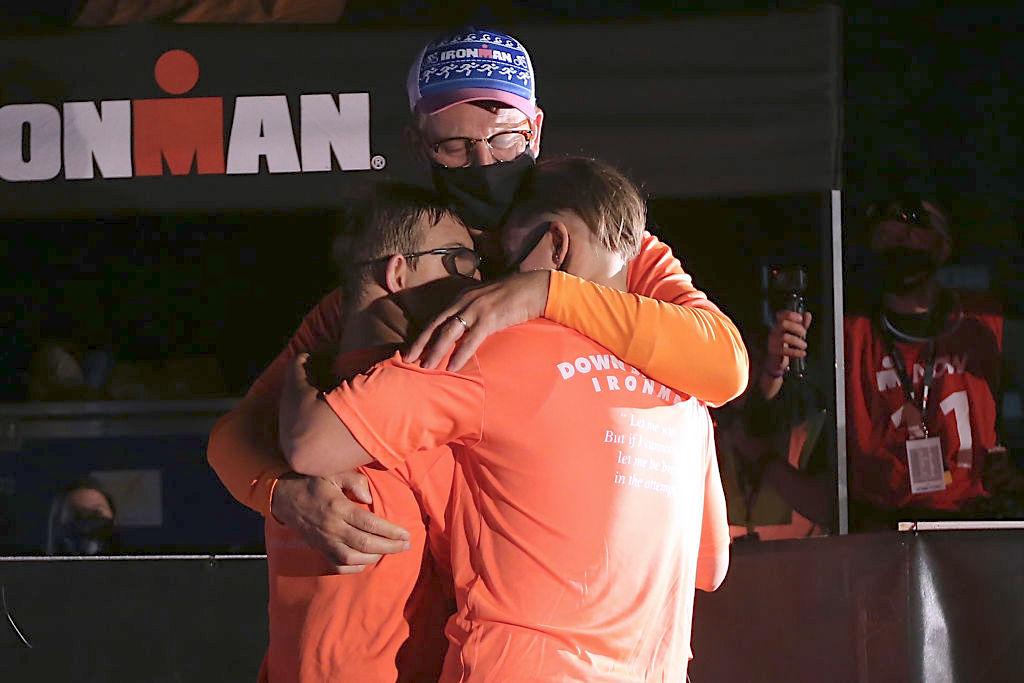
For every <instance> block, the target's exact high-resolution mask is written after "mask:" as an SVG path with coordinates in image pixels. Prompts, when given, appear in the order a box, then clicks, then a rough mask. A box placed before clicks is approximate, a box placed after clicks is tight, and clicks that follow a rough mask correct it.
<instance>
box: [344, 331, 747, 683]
mask: <svg viewBox="0 0 1024 683" xmlns="http://www.w3.org/2000/svg"><path fill="white" fill-rule="evenodd" d="M327 401H328V403H329V404H330V405H331V407H332V408H333V409H334V410H335V412H336V413H337V414H338V415H339V417H340V418H341V419H342V421H343V422H344V423H345V424H346V425H347V426H348V428H349V429H350V430H351V431H352V434H353V435H354V436H355V438H356V439H357V440H358V441H359V443H360V444H361V445H362V446H363V447H364V448H365V449H366V450H367V451H368V452H369V453H370V454H371V455H372V456H373V457H374V458H375V459H376V460H377V461H378V462H379V463H380V464H381V465H383V466H384V467H387V468H389V469H391V468H395V469H399V468H403V467H406V466H408V464H409V463H412V462H415V461H416V460H417V459H419V458H421V457H423V455H424V453H429V452H431V451H433V450H434V449H436V448H438V447H439V446H443V445H445V444H451V446H452V449H453V453H454V454H455V458H456V461H457V462H458V464H459V466H460V467H461V470H462V478H464V482H462V483H457V485H456V486H455V489H456V490H457V491H458V493H457V494H456V495H455V496H454V497H453V500H452V502H451V507H452V508H453V510H452V512H450V513H449V514H450V519H449V524H450V530H451V563H452V572H453V577H454V581H455V595H456V602H457V607H458V611H457V613H456V615H455V616H454V617H452V619H451V620H450V621H449V623H448V627H447V630H446V631H447V635H448V639H449V641H450V643H451V646H450V648H449V651H448V656H447V658H446V660H445V670H444V674H443V676H442V678H441V680H442V681H446V682H447V681H483V680H487V681H527V680H529V681H533V680H545V681H548V680H574V681H576V680H580V681H590V682H600V681H682V680H684V679H685V673H686V667H687V661H688V659H689V641H690V626H691V621H692V608H693V593H694V586H695V582H696V577H697V569H698V566H697V565H698V553H699V552H700V551H704V550H714V546H718V547H721V546H727V545H728V542H729V537H728V526H727V522H726V519H725V515H724V510H725V504H724V494H723V493H722V488H721V483H720V481H719V479H718V466H717V461H716V458H715V450H714V437H713V433H712V425H711V419H710V416H709V415H708V411H707V407H706V406H705V405H704V404H703V403H701V402H699V401H697V400H696V399H694V398H688V397H685V396H680V395H678V394H676V393H675V392H673V391H672V390H671V389H669V388H668V387H665V386H663V385H661V384H659V383H657V382H655V381H653V380H650V379H648V378H646V377H645V376H643V375H642V374H640V373H639V372H638V371H636V370H634V369H632V368H630V367H629V366H627V365H625V364H624V363H623V362H622V361H620V360H619V359H618V358H616V357H615V356H614V355H612V354H609V353H608V351H607V350H606V349H604V348H603V347H601V346H599V345H598V344H597V343H595V342H593V341H591V340H590V339H588V338H586V337H584V336H583V335H581V334H579V333H577V332H574V331H572V330H569V329H567V328H565V327H562V326H561V325H557V324H554V323H551V322H548V321H544V320H538V321H532V322H529V323H525V324H523V325H518V326H516V327H513V328H510V329H508V330H505V331H503V332H500V333H498V334H496V335H494V336H492V337H491V338H489V339H488V340H487V341H486V342H484V344H483V345H482V346H481V347H480V349H479V351H478V352H477V354H476V355H475V356H474V357H473V359H472V360H471V362H470V363H469V364H468V365H467V366H466V368H465V369H464V370H463V371H460V372H459V373H451V372H447V371H437V370H432V371H431V370H424V369H422V368H420V367H419V366H416V365H408V364H405V363H403V362H402V361H401V359H400V357H399V356H397V355H396V356H395V357H394V358H392V359H391V360H388V361H386V362H384V363H382V364H380V365H377V366H376V367H375V368H373V369H372V370H370V371H369V372H368V373H367V374H365V375H360V376H357V377H355V378H353V379H352V380H350V381H349V382H345V383H343V384H342V385H341V386H340V387H339V388H338V389H336V390H335V391H333V392H331V393H330V394H328V395H327ZM428 457H429V456H428ZM706 510H707V511H708V513H707V515H708V516H711V517H714V519H712V520H708V519H705V516H706V513H705V511H706ZM709 521H710V522H712V523H711V524H709V523H708V522H709ZM702 527H703V528H704V529H705V531H707V529H711V532H710V533H706V534H705V536H706V537H705V538H704V539H702V538H701V534H702Z"/></svg>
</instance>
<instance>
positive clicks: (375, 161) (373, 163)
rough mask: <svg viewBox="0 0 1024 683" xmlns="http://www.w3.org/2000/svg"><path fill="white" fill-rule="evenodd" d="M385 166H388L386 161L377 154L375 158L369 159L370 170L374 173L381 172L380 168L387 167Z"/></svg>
mask: <svg viewBox="0 0 1024 683" xmlns="http://www.w3.org/2000/svg"><path fill="white" fill-rule="evenodd" d="M387 164H388V160H387V159H385V158H384V157H382V156H381V155H379V154H378V155H376V156H375V157H373V158H372V159H370V168H372V169H373V170H374V171H379V170H381V169H382V168H384V167H385V166H387Z"/></svg>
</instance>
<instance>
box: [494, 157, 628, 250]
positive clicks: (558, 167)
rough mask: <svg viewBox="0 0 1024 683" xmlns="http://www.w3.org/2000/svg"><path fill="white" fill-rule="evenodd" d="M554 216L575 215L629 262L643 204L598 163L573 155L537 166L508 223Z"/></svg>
mask: <svg viewBox="0 0 1024 683" xmlns="http://www.w3.org/2000/svg"><path fill="white" fill-rule="evenodd" d="M555 211H572V212H573V213H575V214H576V215H577V216H579V217H580V219H581V220H582V221H583V222H584V223H586V224H587V227H589V228H590V230H591V232H593V234H594V236H595V237H597V238H598V240H599V241H600V243H601V245H602V246H603V247H605V248H606V249H608V250H609V251H611V252H613V253H616V254H619V255H621V256H622V257H624V258H626V259H631V258H633V257H634V256H636V254H637V252H639V251H640V242H641V240H642V239H643V234H644V230H645V229H646V227H647V205H646V203H645V202H644V198H643V196H642V195H641V194H640V190H639V189H638V188H637V186H636V185H634V184H633V182H632V181H630V180H629V178H627V177H626V176H625V175H624V174H623V173H622V172H620V171H619V170H618V169H616V168H614V167H613V166H610V165H609V164H606V163H604V162H603V161H598V160H597V159H592V158H590V157H582V156H579V157H577V156H572V157H558V158H554V159H544V160H542V161H538V162H537V165H536V166H535V167H534V168H533V170H532V171H531V173H530V175H529V176H528V177H527V178H526V180H525V181H524V182H523V185H522V186H521V187H520V188H519V192H518V193H517V195H516V200H515V203H514V204H513V207H512V211H511V213H510V215H509V219H510V220H511V219H512V218H516V217H523V216H527V215H535V214H539V213H550V212H555Z"/></svg>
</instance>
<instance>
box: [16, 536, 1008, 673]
mask: <svg viewBox="0 0 1024 683" xmlns="http://www.w3.org/2000/svg"><path fill="white" fill-rule="evenodd" d="M1022 541H1024V531H1020V530H1016V531H992V530H989V531H953V532H925V533H916V534H915V533H885V534H863V535H856V536H843V537H838V536H836V537H828V538H819V539H810V540H803V541H777V542H766V543H761V544H739V545H736V546H734V547H733V556H732V566H731V567H730V570H729V576H728V577H727V578H726V581H725V584H724V585H723V586H722V587H721V588H720V589H719V591H718V592H716V593H712V594H706V593H701V592H698V594H697V601H696V604H695V608H694V629H693V634H694V635H693V653H694V660H693V663H692V664H691V669H690V678H691V680H692V681H693V683H710V682H712V681H713V682H715V683H723V682H724V683H728V682H733V681H737V682H740V681H742V682H747V681H765V682H768V683H775V682H776V681H778V682H780V683H782V682H785V683H803V682H806V683H822V682H823V681H828V682H829V683H847V682H848V683H860V682H862V681H870V682H871V683H889V682H891V683H918V682H920V683H939V682H942V683H946V682H948V681H962V682H967V683H974V682H975V681H977V682H984V683H1002V682H1004V681H1005V682H1007V683H1009V682H1010V681H1019V680H1020V652H1021V651H1024V620H1022V619H1021V615H1022V614H1024V542H1022ZM0 584H2V585H3V587H4V590H5V593H6V600H7V610H8V613H7V614H6V615H0V671H3V673H4V680H5V681H49V680H54V681H56V680H61V681H65V680H74V681H82V682H87V681H103V682H104V683H106V682H108V681H147V682H149V681H153V682H162V681H207V680H210V681H213V680H224V681H247V680H253V679H254V678H255V676H256V671H257V669H258V666H259V662H260V660H261V658H262V656H263V650H264V648H265V646H266V637H267V634H266V600H267V588H266V585H267V581H266V564H265V562H264V561H263V560H262V559H258V558H249V559H246V558H242V559H237V558H230V559H229V558H198V557H197V558H190V559H183V558H177V559H166V560H154V559H149V560H143V559H110V560H49V561H48V560H25V559H20V560H19V559H6V560H3V559H0ZM8 616H9V617H10V619H9V620H8V618H7V617H8ZM19 633H20V635H19ZM29 645H31V647H29Z"/></svg>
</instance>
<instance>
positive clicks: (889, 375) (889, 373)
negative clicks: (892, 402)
mask: <svg viewBox="0 0 1024 683" xmlns="http://www.w3.org/2000/svg"><path fill="white" fill-rule="evenodd" d="M886 358H888V356H886ZM889 364H890V367H892V361H891V360H890V361H889ZM882 366H883V367H885V361H884V360H883V361H882ZM875 381H877V382H878V390H879V391H888V390H889V389H894V388H896V387H898V386H899V385H900V376H899V375H897V374H896V371H895V370H879V371H878V372H876V373H875Z"/></svg>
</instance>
